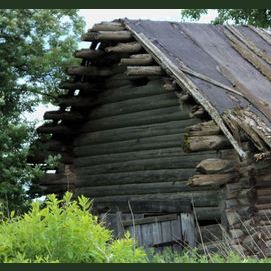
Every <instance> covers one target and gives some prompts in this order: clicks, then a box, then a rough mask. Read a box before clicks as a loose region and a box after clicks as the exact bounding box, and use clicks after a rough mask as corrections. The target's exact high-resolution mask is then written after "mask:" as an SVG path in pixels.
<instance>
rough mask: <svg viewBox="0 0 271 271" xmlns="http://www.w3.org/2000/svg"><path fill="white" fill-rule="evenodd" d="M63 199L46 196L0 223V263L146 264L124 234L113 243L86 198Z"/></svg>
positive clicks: (144, 257)
mask: <svg viewBox="0 0 271 271" xmlns="http://www.w3.org/2000/svg"><path fill="white" fill-rule="evenodd" d="M71 197H72V195H71V193H68V192H67V193H66V194H65V196H64V197H63V200H57V198H56V197H55V195H49V197H48V200H47V201H46V202H45V203H44V204H43V205H45V206H43V208H42V205H41V204H40V203H38V202H35V203H32V208H31V210H30V211H29V212H27V213H26V214H24V215H22V216H19V217H16V216H14V212H12V213H11V215H10V217H9V218H8V219H4V220H3V221H2V222H1V223H0V262H2V263H3V262H26V263H30V262H59V263H114V262H120V263H122V262H127V263H131V262H146V260H147V258H146V254H145V252H144V251H143V250H142V249H139V248H137V247H136V244H135V241H134V240H133V239H131V238H129V236H128V235H126V236H125V237H124V238H122V239H119V240H114V239H113V237H112V233H111V231H109V230H108V229H106V228H105V227H104V226H103V225H102V224H100V223H99V222H98V220H97V217H95V216H93V215H92V214H91V213H90V206H91V202H90V201H89V200H88V199H86V198H85V197H79V198H78V200H77V201H72V200H71Z"/></svg>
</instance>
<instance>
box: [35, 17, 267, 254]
mask: <svg viewBox="0 0 271 271" xmlns="http://www.w3.org/2000/svg"><path fill="white" fill-rule="evenodd" d="M82 40H83V41H87V42H89V48H87V49H83V50H79V51H76V52H75V54H74V56H75V57H76V58H80V59H82V62H81V65H79V66H72V67H69V68H68V69H67V74H68V75H69V76H70V81H67V82H63V83H62V84H61V86H60V87H61V88H62V89H65V90H66V93H65V95H62V96H60V97H58V105H59V110H57V111H50V112H46V113H45V115H44V119H45V120H46V123H45V124H43V125H42V126H41V127H39V128H38V133H39V134H40V135H41V137H40V138H41V139H40V140H41V141H42V142H43V146H44V147H45V148H46V150H44V151H42V152H39V153H38V155H37V156H35V157H32V161H34V162H36V163H37V162H41V161H42V160H43V159H44V158H45V157H46V156H47V155H48V154H49V153H59V154H61V155H62V158H61V164H60V166H59V167H58V168H57V169H56V173H55V174H47V175H46V176H45V177H43V178H42V179H41V180H40V187H41V188H42V189H43V191H44V193H45V194H46V193H59V194H61V193H63V192H64V191H66V190H71V191H73V193H74V195H75V196H77V195H85V196H88V197H90V198H91V199H94V203H93V204H94V205H93V208H94V211H95V212H96V213H97V214H99V215H100V217H101V218H103V219H105V220H106V223H107V224H108V226H109V227H111V228H113V229H114V231H115V233H116V235H120V234H122V233H123V231H124V230H126V229H128V230H130V231H131V233H132V234H133V236H135V237H136V238H137V239H138V241H139V243H140V244H142V245H145V246H163V245H169V244H172V243H175V244H184V243H188V245H190V246H195V245H197V244H202V243H205V244H206V247H207V248H208V243H210V242H211V244H214V243H218V242H220V241H221V240H222V239H223V238H224V241H225V240H226V241H227V243H228V244H230V246H231V247H232V248H236V249H238V251H242V252H244V253H247V254H258V255H259V256H262V255H263V253H265V255H267V254H268V253H269V252H268V251H269V245H270V244H271V234H268V232H269V231H270V230H271V220H270V219H268V212H270V210H271V168H270V155H271V152H270V148H271V122H270V121H271V107H270V105H271V94H270V93H271V82H270V80H271V36H270V33H268V32H267V31H266V30H263V29H258V28H254V27H251V26H230V25H224V26H221V25H209V24H192V23H173V22H164V21H163V22H160V21H159V22H154V21H147V20H136V21H134V20H129V19H123V20H116V21H113V22H103V23H100V24H97V25H94V27H93V28H92V29H90V30H89V31H88V32H87V33H85V34H84V35H83V36H82ZM44 135H45V136H44ZM48 135H50V137H48ZM45 138H46V139H45Z"/></svg>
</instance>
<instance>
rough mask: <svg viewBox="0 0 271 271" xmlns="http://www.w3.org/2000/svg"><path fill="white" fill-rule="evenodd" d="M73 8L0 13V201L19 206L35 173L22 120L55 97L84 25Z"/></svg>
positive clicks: (26, 125)
mask: <svg viewBox="0 0 271 271" xmlns="http://www.w3.org/2000/svg"><path fill="white" fill-rule="evenodd" d="M77 13H78V11H77V10H74V9H69V10H65V9H61V10H58V9H53V10H52V9H44V10H35V9H20V10H16V9H2V10H0V130H1V134H0V201H1V202H2V203H4V207H5V208H6V210H9V209H14V208H18V207H22V206H23V205H24V204H25V203H26V200H27V198H28V196H27V194H26V192H25V190H26V188H27V187H28V186H29V185H30V184H31V180H33V179H34V178H35V177H36V176H37V174H39V173H40V172H39V170H38V169H37V168H33V167H30V166H28V165H27V163H26V156H27V152H28V146H29V144H30V143H31V142H32V141H33V138H34V136H35V134H34V133H33V131H34V127H33V124H32V123H30V122H29V121H27V120H26V119H25V118H23V117H22V114H23V113H24V112H27V111H28V112H31V111H33V109H34V107H35V106H36V105H37V104H39V103H40V102H42V101H46V102H48V101H52V100H53V98H54V97H55V96H56V95H57V94H58V93H59V90H58V89H57V85H58V83H59V81H60V80H61V79H63V78H64V73H63V69H64V68H65V67H66V66H67V65H68V63H70V62H71V56H72V52H73V51H74V50H75V49H76V47H77V43H78V41H79V37H80V34H81V32H82V31H83V27H84V22H83V20H82V18H81V17H80V16H79V15H78V14H77Z"/></svg>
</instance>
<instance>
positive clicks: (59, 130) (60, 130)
mask: <svg viewBox="0 0 271 271" xmlns="http://www.w3.org/2000/svg"><path fill="white" fill-rule="evenodd" d="M37 132H38V133H39V134H61V135H63V134H65V135H73V134H74V131H73V130H71V129H70V128H69V127H67V126H64V125H57V124H56V125H54V124H43V125H42V126H40V127H38V128H37Z"/></svg>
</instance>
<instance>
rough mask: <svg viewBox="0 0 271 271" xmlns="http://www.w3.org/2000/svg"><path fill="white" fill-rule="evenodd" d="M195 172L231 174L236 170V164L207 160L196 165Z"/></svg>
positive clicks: (224, 160) (233, 162)
mask: <svg viewBox="0 0 271 271" xmlns="http://www.w3.org/2000/svg"><path fill="white" fill-rule="evenodd" d="M196 168H197V171H199V172H201V173H205V174H213V173H219V172H224V173H226V172H232V171H236V170H237V162H236V161H233V160H226V159H219V158H208V159H205V160H203V161H201V162H200V163H199V164H198V165H197V167H196Z"/></svg>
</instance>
